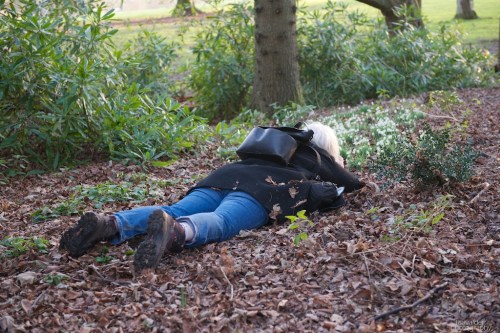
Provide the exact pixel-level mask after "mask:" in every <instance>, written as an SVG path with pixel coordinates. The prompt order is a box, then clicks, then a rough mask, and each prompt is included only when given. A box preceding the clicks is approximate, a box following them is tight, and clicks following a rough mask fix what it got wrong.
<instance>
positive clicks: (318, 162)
mask: <svg viewBox="0 0 500 333" xmlns="http://www.w3.org/2000/svg"><path fill="white" fill-rule="evenodd" d="M307 147H309V148H311V149H312V151H314V153H315V154H316V166H315V167H314V171H313V172H314V178H315V179H316V180H321V177H320V176H319V170H320V169H321V155H320V154H319V153H318V151H317V150H316V149H315V148H314V147H313V146H312V145H311V144H308V145H307Z"/></svg>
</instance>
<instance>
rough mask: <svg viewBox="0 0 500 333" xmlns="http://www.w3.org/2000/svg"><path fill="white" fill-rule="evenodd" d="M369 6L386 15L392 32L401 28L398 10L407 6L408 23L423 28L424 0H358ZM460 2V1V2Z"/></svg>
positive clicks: (386, 20)
mask: <svg viewBox="0 0 500 333" xmlns="http://www.w3.org/2000/svg"><path fill="white" fill-rule="evenodd" d="M357 1H359V2H361V3H364V4H366V5H368V6H371V7H374V8H377V9H378V10H380V12H381V13H382V15H384V18H385V23H386V24H387V28H388V29H389V31H390V32H394V30H395V29H397V28H398V27H401V24H400V23H401V21H402V18H401V17H398V15H397V9H398V8H400V7H402V6H406V7H408V8H409V10H410V12H409V14H410V20H409V21H408V23H410V24H411V25H413V26H414V27H416V28H423V27H424V22H423V21H422V15H421V12H422V0H357ZM458 1H460V0H458Z"/></svg>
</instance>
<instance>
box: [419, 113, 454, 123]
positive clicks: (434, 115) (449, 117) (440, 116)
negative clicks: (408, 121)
mask: <svg viewBox="0 0 500 333" xmlns="http://www.w3.org/2000/svg"><path fill="white" fill-rule="evenodd" d="M422 113H423V114H425V115H426V116H428V117H431V118H443V119H451V120H454V121H456V122H458V121H459V120H458V119H457V118H455V117H451V116H442V115H437V114H430V113H427V112H422Z"/></svg>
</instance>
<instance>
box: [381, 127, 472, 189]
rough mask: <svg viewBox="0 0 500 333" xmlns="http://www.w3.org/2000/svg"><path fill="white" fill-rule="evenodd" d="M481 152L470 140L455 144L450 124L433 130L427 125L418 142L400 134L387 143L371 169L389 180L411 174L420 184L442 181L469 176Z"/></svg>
mask: <svg viewBox="0 0 500 333" xmlns="http://www.w3.org/2000/svg"><path fill="white" fill-rule="evenodd" d="M478 155H479V154H478V152H476V151H475V150H473V149H472V146H471V142H470V141H467V142H466V143H465V144H461V143H456V144H453V143H452V142H451V129H450V127H446V128H443V129H439V130H432V128H430V126H428V125H426V126H425V127H424V130H423V131H422V132H421V133H420V135H419V137H418V139H417V141H416V142H412V141H411V140H410V139H408V138H406V137H402V136H399V137H397V139H396V141H395V142H394V144H391V145H388V146H386V147H384V149H383V150H382V151H381V153H380V155H379V156H378V158H377V159H376V161H375V162H374V163H373V165H372V169H373V170H374V171H376V172H377V173H379V175H381V176H385V177H387V178H388V179H389V180H390V181H400V180H403V179H406V178H407V177H410V179H412V180H413V181H415V182H416V183H417V184H418V185H433V184H440V185H442V184H444V183H447V182H449V181H452V182H464V181H467V180H468V179H470V177H471V176H472V175H473V164H474V161H475V160H476V158H477V157H478Z"/></svg>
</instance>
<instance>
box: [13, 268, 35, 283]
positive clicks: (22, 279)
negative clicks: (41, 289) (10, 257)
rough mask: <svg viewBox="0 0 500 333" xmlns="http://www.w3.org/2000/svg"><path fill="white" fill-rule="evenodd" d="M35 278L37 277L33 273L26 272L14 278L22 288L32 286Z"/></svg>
mask: <svg viewBox="0 0 500 333" xmlns="http://www.w3.org/2000/svg"><path fill="white" fill-rule="evenodd" d="M36 276H37V274H36V273H35V272H31V271H28V272H24V273H21V274H18V275H17V276H16V278H17V281H19V283H20V284H21V287H22V286H25V285H27V284H33V283H34V282H35V278H36Z"/></svg>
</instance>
